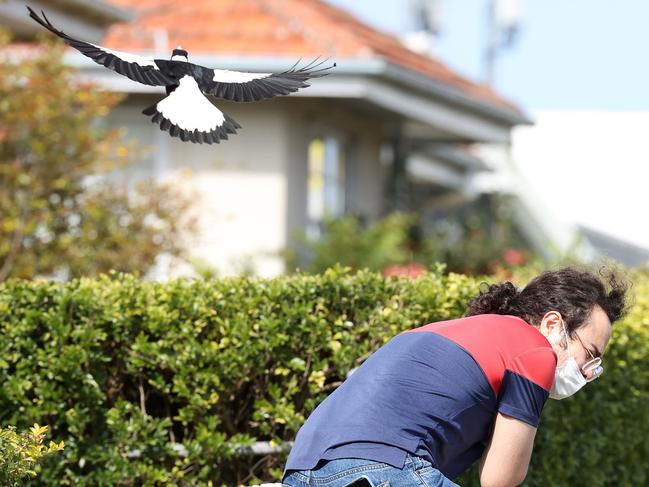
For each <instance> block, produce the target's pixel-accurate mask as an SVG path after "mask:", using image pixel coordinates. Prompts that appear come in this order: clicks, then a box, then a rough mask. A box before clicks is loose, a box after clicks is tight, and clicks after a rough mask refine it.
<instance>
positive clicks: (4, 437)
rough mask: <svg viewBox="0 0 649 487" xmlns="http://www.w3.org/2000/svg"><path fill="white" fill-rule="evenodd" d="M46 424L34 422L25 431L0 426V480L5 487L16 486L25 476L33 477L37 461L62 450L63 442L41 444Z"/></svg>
mask: <svg viewBox="0 0 649 487" xmlns="http://www.w3.org/2000/svg"><path fill="white" fill-rule="evenodd" d="M47 429H48V427H47V426H39V425H38V424H34V426H32V427H31V428H30V430H29V431H28V432H27V433H23V434H18V433H16V428H14V427H13V426H9V427H8V428H0V482H1V483H2V485H3V486H5V487H18V486H20V485H21V482H22V481H23V480H24V479H25V478H26V477H35V476H36V468H37V466H38V463H39V462H40V461H41V460H42V459H43V458H45V457H46V456H47V455H50V454H51V453H54V452H57V451H59V450H63V447H64V444H63V442H62V441H61V442H60V443H54V442H53V441H50V444H49V446H48V447H46V446H45V445H43V440H44V439H45V432H46V431H47Z"/></svg>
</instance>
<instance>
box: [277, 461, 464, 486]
mask: <svg viewBox="0 0 649 487" xmlns="http://www.w3.org/2000/svg"><path fill="white" fill-rule="evenodd" d="M361 478H365V479H367V480H368V481H369V483H370V485H372V487H413V486H420V487H459V486H458V485H457V484H455V483H453V482H451V481H450V480H449V479H447V478H446V477H444V475H443V474H442V472H440V471H439V470H437V469H436V468H435V467H433V466H432V465H431V464H430V462H428V461H427V460H424V459H423V458H420V457H415V456H412V455H408V456H407V457H406V463H405V465H404V466H403V468H401V469H400V468H395V467H393V466H391V465H388V464H387V463H379V462H374V461H372V460H360V459H357V458H343V459H340V460H330V461H328V462H326V463H324V464H323V465H320V464H318V466H317V467H316V468H315V469H313V470H289V471H288V472H287V475H286V477H284V480H283V481H282V484H283V485H285V486H290V487H345V486H347V485H349V484H351V483H352V482H354V481H356V480H358V479H361Z"/></svg>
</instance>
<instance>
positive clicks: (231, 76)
mask: <svg viewBox="0 0 649 487" xmlns="http://www.w3.org/2000/svg"><path fill="white" fill-rule="evenodd" d="M27 10H28V11H29V15H30V17H31V18H32V19H34V20H35V21H36V22H38V23H39V24H40V25H42V26H43V27H45V28H46V29H47V30H49V31H50V32H52V33H54V34H56V35H57V36H59V37H60V38H61V39H63V40H64V41H65V42H66V43H67V44H68V45H70V46H72V47H74V48H75V49H77V50H78V51H79V52H81V53H82V54H84V55H86V56H88V57H89V58H91V59H92V60H93V61H95V62H96V63H98V64H101V65H102V66H105V67H106V68H108V69H111V70H113V71H115V72H116V73H119V74H121V75H124V76H126V77H128V78H129V79H131V80H133V81H137V82H138V83H143V84H146V85H151V86H164V87H165V88H166V91H167V98H165V99H163V100H162V101H160V102H158V103H156V104H155V105H152V106H150V107H148V108H146V109H145V110H144V111H143V113H144V114H145V115H149V116H151V120H152V121H153V122H154V123H157V124H158V125H159V126H160V129H161V130H165V131H168V132H169V134H170V135H171V136H172V137H179V138H180V139H181V140H183V141H191V142H194V143H199V144H202V143H207V144H213V143H219V142H220V141H221V140H224V139H227V138H228V134H235V133H236V129H238V128H241V125H239V124H238V123H237V122H235V121H234V120H233V119H232V118H230V117H228V116H227V115H225V114H223V113H222V112H221V111H220V110H219V109H218V108H216V107H215V106H214V105H213V104H212V102H211V101H210V100H209V99H207V98H206V97H205V95H212V96H214V97H217V98H222V99H225V100H231V101H236V102H254V101H259V100H264V99H268V98H272V97H274V96H278V95H288V94H289V93H293V92H295V91H297V90H299V89H301V88H305V87H307V86H309V84H308V83H307V81H308V80H310V79H312V78H317V77H320V76H325V75H326V74H328V71H329V70H330V69H331V68H332V67H335V66H336V64H335V63H334V64H333V65H332V66H328V67H322V65H323V64H324V63H325V62H326V60H324V61H319V62H318V59H316V60H315V61H313V62H311V63H309V64H307V65H306V66H303V67H301V68H298V67H297V65H298V63H299V61H298V63H295V64H294V65H293V66H292V67H291V68H289V69H288V70H286V71H284V72H281V73H249V72H241V71H230V70H227V69H212V68H206V67H204V66H200V65H198V64H193V63H190V62H189V61H188V53H187V51H185V50H184V49H182V48H181V47H180V46H179V47H178V48H176V49H174V50H173V52H172V56H171V59H170V60H166V59H153V58H148V57H145V56H138V55H135V54H130V53H127V52H121V51H115V50H112V49H108V48H106V47H102V46H98V45H95V44H91V43H89V42H85V41H81V40H78V39H74V38H73V37H70V36H69V35H67V34H65V33H64V32H62V31H60V30H58V29H57V28H56V27H54V26H53V25H52V23H51V22H50V21H49V20H48V19H47V17H46V16H45V13H44V12H43V11H41V14H42V18H41V17H39V16H38V15H37V14H36V12H34V10H32V9H31V8H30V7H27Z"/></svg>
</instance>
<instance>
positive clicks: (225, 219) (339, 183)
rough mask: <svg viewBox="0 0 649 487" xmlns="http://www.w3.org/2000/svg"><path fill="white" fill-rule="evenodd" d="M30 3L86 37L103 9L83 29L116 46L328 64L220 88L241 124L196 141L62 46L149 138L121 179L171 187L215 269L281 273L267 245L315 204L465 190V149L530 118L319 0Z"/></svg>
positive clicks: (470, 155)
mask: <svg viewBox="0 0 649 487" xmlns="http://www.w3.org/2000/svg"><path fill="white" fill-rule="evenodd" d="M12 1H13V0H12ZM12 1H10V2H9V3H10V4H12ZM34 3H38V5H36V6H35V7H36V8H44V9H46V11H48V13H49V17H50V18H51V20H52V21H53V22H54V23H55V24H56V25H60V26H61V28H62V29H63V30H66V29H68V30H67V31H68V32H69V33H70V34H71V35H79V37H82V38H84V37H85V38H86V39H87V38H88V36H84V35H83V34H82V33H81V32H77V31H74V32H73V28H74V27H75V25H76V24H79V23H82V24H83V23H88V24H89V25H90V26H92V28H94V29H97V28H100V29H101V28H103V27H105V26H106V25H107V24H106V23H107V22H110V26H108V28H107V29H106V30H105V31H104V33H103V34H102V35H101V36H95V39H97V37H100V39H97V43H99V44H101V45H103V46H106V47H108V48H111V49H115V50H120V51H128V52H132V53H136V54H143V55H154V56H156V57H161V58H165V59H166V58H168V57H169V56H170V53H171V50H172V49H173V48H175V47H176V46H177V45H182V47H183V48H184V49H186V50H187V51H188V52H189V60H190V61H191V62H194V63H196V64H201V65H204V66H209V67H214V68H220V69H232V70H241V71H259V72H275V71H283V70H285V69H287V68H290V67H291V66H292V65H293V64H294V63H295V62H296V61H297V60H298V59H302V60H303V61H302V62H303V63H306V62H308V61H310V60H312V59H314V58H317V57H323V58H326V59H329V60H330V61H328V62H333V61H335V62H336V63H337V67H336V68H335V69H333V70H332V72H331V74H330V75H328V76H326V77H323V78H319V79H316V80H314V81H313V82H312V83H311V86H310V87H309V88H307V89H303V90H301V91H299V92H298V93H295V94H293V95H291V96H283V97H276V98H273V99H271V100H267V101H263V102H258V103H233V102H223V101H221V100H219V101H218V102H217V105H218V106H219V108H220V109H221V110H223V111H224V112H225V113H227V114H228V115H230V116H231V117H232V118H234V119H235V120H237V121H238V122H239V123H240V124H241V125H242V127H243V128H242V129H240V130H239V131H238V134H236V135H234V136H231V138H230V140H228V141H225V142H223V143H221V144H220V145H216V146H206V145H194V144H188V143H183V142H181V141H179V140H178V139H173V138H170V137H169V136H168V134H166V133H163V132H161V131H160V130H159V129H158V127H157V126H156V125H154V124H151V123H150V122H149V121H148V120H147V119H146V117H145V116H143V115H142V114H141V113H140V112H141V109H142V107H146V106H149V105H151V104H153V103H155V102H157V101H159V100H160V99H161V98H162V97H163V96H164V92H163V90H161V89H160V88H159V87H150V86H144V85H140V84H137V83H134V82H132V81H130V80H128V79H127V78H125V77H122V76H119V75H117V74H115V73H113V72H111V71H109V70H107V69H105V68H103V67H101V66H99V65H97V64H95V63H93V62H92V61H91V60H90V59H88V58H85V57H84V56H82V55H81V54H79V53H78V52H76V51H73V50H70V51H69V53H68V54H66V62H68V63H69V64H71V65H73V66H75V67H77V68H78V69H79V72H80V76H82V77H83V78H85V79H88V80H91V81H93V82H96V83H98V84H100V85H102V86H104V87H105V88H107V89H110V90H114V91H118V92H123V93H125V94H127V95H128V96H127V97H126V99H125V101H124V102H123V103H122V104H121V105H120V106H119V107H117V108H116V109H115V110H114V112H113V113H112V114H111V115H110V117H109V123H110V124H111V125H114V126H123V127H126V129H127V135H126V136H127V137H128V138H134V139H137V140H138V141H139V143H140V144H141V145H142V146H145V147H150V148H151V150H150V151H149V156H148V157H147V158H146V160H144V161H143V162H142V163H141V164H139V165H138V166H137V168H136V169H135V170H134V171H133V172H132V173H131V174H129V177H132V178H140V177H154V178H158V179H162V180H171V181H174V184H178V185H182V186H183V187H184V189H185V190H186V191H187V192H189V193H190V194H191V195H192V199H193V200H194V202H195V207H196V209H197V211H198V216H199V221H200V227H199V236H198V238H197V239H196V240H195V241H194V242H193V243H192V253H193V255H194V256H195V257H196V258H198V259H200V260H202V261H204V262H205V263H208V264H210V265H212V266H214V267H215V268H216V269H218V270H219V271H220V272H222V273H226V274H227V273H230V272H236V271H237V270H239V269H240V268H241V266H243V265H245V266H246V267H248V268H251V269H252V270H253V271H254V272H256V273H257V274H260V275H275V274H278V273H280V272H281V271H282V261H281V259H280V258H279V257H278V256H277V252H278V251H280V250H281V249H283V248H285V247H287V246H290V245H291V242H292V241H293V237H294V236H295V234H296V232H300V231H307V232H312V233H317V232H318V228H319V224H320V223H321V221H322V219H323V218H324V216H325V215H327V214H329V215H339V214H343V213H346V212H353V213H354V214H358V215H362V216H363V217H364V218H365V219H366V220H368V221H371V220H373V219H376V218H379V217H380V216H382V215H384V214H385V213H386V212H388V211H389V210H391V209H395V208H396V209H406V208H412V207H414V208H419V209H423V210H426V209H432V210H434V209H436V208H437V207H438V206H440V205H444V204H447V203H448V202H449V201H450V202H452V204H453V205H457V204H462V203H463V202H467V201H470V200H471V199H472V198H475V196H476V188H475V185H474V184H473V181H474V177H473V176H474V175H475V174H476V173H479V172H481V171H484V170H485V169H486V166H485V164H484V162H483V161H482V159H481V158H480V157H477V156H476V155H475V151H472V150H471V147H473V146H474V145H476V144H481V145H484V144H487V145H488V146H490V147H492V148H496V151H501V152H503V153H506V152H507V147H508V144H509V142H510V132H511V129H512V127H513V126H515V125H518V124H524V123H528V121H527V119H526V117H525V116H524V114H522V113H521V111H520V110H519V109H518V108H517V107H516V106H514V105H513V104H512V103H511V102H509V101H508V100H506V99H504V98H502V97H501V96H499V95H498V94H497V93H495V92H493V91H492V90H490V89H489V88H487V87H485V86H482V85H480V84H477V83H474V82H472V81H470V80H468V79H466V78H463V77H462V76H460V75H458V74H457V73H455V72H453V71H452V70H451V69H449V68H448V67H447V66H445V65H444V64H443V63H441V62H440V61H438V60H436V59H433V58H430V57H428V56H424V55H421V54H418V53H415V52H414V51H411V50H409V49H407V48H406V47H405V46H404V45H403V44H402V43H401V42H400V41H399V40H398V39H396V38H395V37H392V36H390V35H387V34H384V33H382V32H379V31H377V30H375V29H373V28H371V27H369V26H367V25H365V24H364V23H362V22H360V21H359V20H357V19H356V18H355V17H353V16H352V15H350V14H349V13H347V12H345V11H343V10H341V9H339V8H336V7H333V6H330V5H329V4H327V3H326V2H324V1H321V0H220V1H218V2H216V1H211V0H140V1H139V2H137V4H134V3H133V2H130V1H128V0H110V2H99V1H93V2H78V3H79V4H81V3H83V4H84V7H83V8H84V9H86V13H85V14H84V15H83V16H82V21H80V20H79V18H74V17H72V18H70V15H69V12H70V10H69V8H68V9H67V10H66V8H64V7H65V6H69V5H70V4H74V3H75V2H68V1H66V2H63V1H58V0H51V1H45V0H41V1H40V2H34ZM75 8H77V7H75ZM79 8H81V7H79ZM111 15H112V17H111ZM1 16H2V11H1V10H0V18H1ZM32 28H33V29H34V31H36V30H37V29H38V26H37V25H34V26H32ZM89 40H94V39H89ZM404 188H407V189H404Z"/></svg>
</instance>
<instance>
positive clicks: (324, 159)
mask: <svg viewBox="0 0 649 487" xmlns="http://www.w3.org/2000/svg"><path fill="white" fill-rule="evenodd" d="M308 160H309V175H308V192H307V216H308V225H307V234H308V235H309V236H310V237H318V236H319V235H320V234H321V231H322V223H323V220H324V219H325V217H338V216H341V215H343V214H344V212H345V157H344V153H343V150H342V146H341V144H340V142H339V140H338V139H337V138H335V137H322V138H316V139H313V140H312V141H311V142H310V143H309V148H308Z"/></svg>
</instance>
